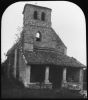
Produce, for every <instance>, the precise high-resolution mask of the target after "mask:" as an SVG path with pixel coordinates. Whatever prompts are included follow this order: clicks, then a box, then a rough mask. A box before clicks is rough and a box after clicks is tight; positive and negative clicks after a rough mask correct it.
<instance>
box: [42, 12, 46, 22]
mask: <svg viewBox="0 0 88 100" xmlns="http://www.w3.org/2000/svg"><path fill="white" fill-rule="evenodd" d="M41 20H42V21H45V13H44V12H42V15H41Z"/></svg>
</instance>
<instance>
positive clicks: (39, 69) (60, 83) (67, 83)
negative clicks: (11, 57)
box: [23, 64, 83, 90]
mask: <svg viewBox="0 0 88 100" xmlns="http://www.w3.org/2000/svg"><path fill="white" fill-rule="evenodd" d="M25 73H26V74H25V78H24V81H23V84H24V85H25V87H28V88H32V89H33V88H34V89H46V88H48V89H52V88H53V89H55V88H56V89H59V88H61V87H65V88H69V89H74V90H80V89H82V86H83V84H82V83H83V71H82V69H80V68H74V67H73V68H72V67H63V66H56V65H42V64H31V65H28V66H27V67H26V70H25Z"/></svg>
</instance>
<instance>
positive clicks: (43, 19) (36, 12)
mask: <svg viewBox="0 0 88 100" xmlns="http://www.w3.org/2000/svg"><path fill="white" fill-rule="evenodd" d="M23 15H24V22H23V24H24V26H25V25H27V24H30V25H36V26H42V27H50V26H51V9H50V8H46V7H41V6H36V5H31V4H26V5H25V7H24V10H23Z"/></svg>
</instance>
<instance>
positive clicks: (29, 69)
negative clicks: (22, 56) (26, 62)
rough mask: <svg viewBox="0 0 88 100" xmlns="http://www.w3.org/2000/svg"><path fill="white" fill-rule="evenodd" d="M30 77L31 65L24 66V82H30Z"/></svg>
mask: <svg viewBox="0 0 88 100" xmlns="http://www.w3.org/2000/svg"><path fill="white" fill-rule="evenodd" d="M30 79H31V66H27V67H26V82H27V83H28V84H30Z"/></svg>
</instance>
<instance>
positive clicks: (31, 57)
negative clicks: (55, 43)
mask: <svg viewBox="0 0 88 100" xmlns="http://www.w3.org/2000/svg"><path fill="white" fill-rule="evenodd" d="M23 54H24V56H25V58H26V60H27V62H28V63H29V64H30V63H31V64H54V65H60V66H68V67H85V66H84V65H83V64H81V63H79V62H78V61H77V60H76V59H74V58H73V57H69V56H67V55H62V54H57V53H55V52H48V51H44V50H43V51H42V50H36V51H34V52H32V51H24V53H23Z"/></svg>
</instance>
